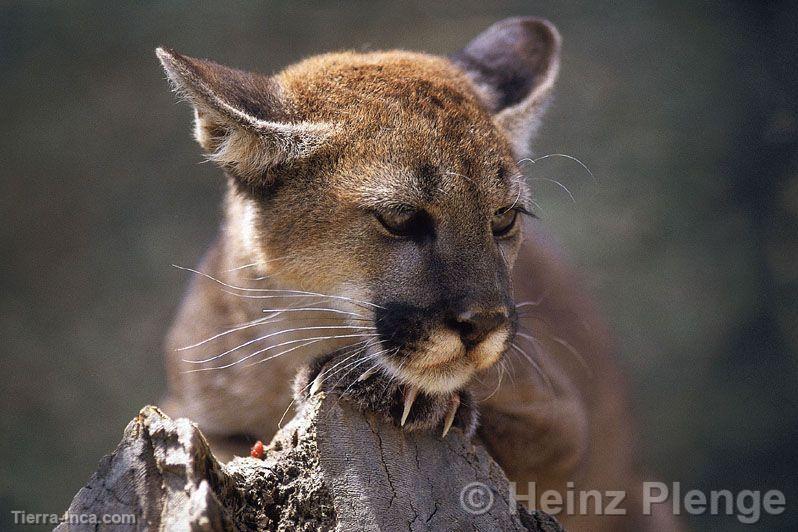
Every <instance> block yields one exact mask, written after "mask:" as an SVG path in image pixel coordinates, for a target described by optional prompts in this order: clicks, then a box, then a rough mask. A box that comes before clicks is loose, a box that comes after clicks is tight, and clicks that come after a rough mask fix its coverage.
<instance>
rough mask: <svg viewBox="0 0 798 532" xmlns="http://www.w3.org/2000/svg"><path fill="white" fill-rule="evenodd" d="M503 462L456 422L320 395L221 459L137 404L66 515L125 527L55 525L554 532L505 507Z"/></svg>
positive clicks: (189, 432) (182, 428)
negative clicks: (272, 431) (263, 437)
mask: <svg viewBox="0 0 798 532" xmlns="http://www.w3.org/2000/svg"><path fill="white" fill-rule="evenodd" d="M508 487H509V484H508V481H507V478H506V477H505V475H504V473H503V472H502V470H501V469H500V468H499V466H498V465H497V464H496V462H494V461H493V459H492V458H491V457H490V456H489V455H488V453H487V451H486V450H485V449H484V448H483V447H482V446H481V445H479V444H475V443H472V442H471V441H469V440H467V439H466V438H465V437H464V435H463V434H462V433H461V432H460V431H459V430H457V429H452V431H451V432H450V433H449V435H448V436H447V437H446V438H445V439H441V438H440V437H439V436H436V435H433V434H429V433H407V432H404V431H402V430H400V429H399V428H397V427H394V426H393V425H391V424H388V423H384V422H382V421H380V420H377V419H374V418H373V417H371V416H368V415H364V414H362V413H361V412H359V411H357V410H355V409H353V408H352V407H351V406H350V405H348V404H347V403H346V402H344V401H340V400H339V398H338V397H337V396H335V395H326V394H324V393H320V394H318V395H317V396H315V397H314V398H313V399H311V400H310V402H308V403H307V404H306V405H305V406H304V407H303V408H302V409H301V411H300V412H299V413H298V414H297V416H296V417H295V418H294V419H293V420H292V421H291V422H290V423H288V424H287V425H286V426H284V427H283V428H282V429H281V430H280V431H279V432H278V433H277V435H276V436H275V437H274V439H273V440H272V442H271V443H270V445H269V446H268V447H267V449H266V454H265V457H264V459H263V460H260V459H256V458H251V457H246V458H240V457H237V458H234V459H233V460H231V461H230V462H228V463H227V464H220V463H219V462H218V461H217V460H216V459H215V458H214V456H213V454H212V453H211V450H210V448H209V446H208V443H207V442H206V440H205V438H204V436H203V435H202V433H201V432H200V430H199V429H198V428H197V426H196V425H195V424H193V423H191V422H190V421H189V420H186V419H177V420H172V419H170V418H169V417H168V416H166V415H165V414H164V413H162V412H161V411H160V410H159V409H158V408H156V407H154V406H148V407H145V408H144V409H142V410H141V412H140V413H139V415H138V416H136V418H135V419H133V420H132V421H131V422H130V423H129V424H128V426H127V428H126V429H125V432H124V437H123V438H122V441H121V442H120V443H119V445H118V446H117V448H116V450H115V451H114V452H113V453H112V454H111V455H109V456H106V457H104V458H103V459H102V461H101V462H100V465H99V468H98V470H97V472H96V473H95V474H94V475H93V476H92V478H91V479H90V480H89V482H88V483H87V485H86V486H85V487H83V488H82V489H81V490H80V491H79V492H78V493H77V495H76V496H75V498H74V499H73V501H72V504H71V505H70V507H69V510H68V515H70V516H86V515H92V516H96V521H97V522H98V523H102V520H104V519H108V517H104V516H111V517H113V516H120V515H131V514H132V515H133V516H135V517H134V519H135V524H134V525H130V524H126V525H113V524H100V525H94V524H74V523H73V524H70V523H63V524H61V525H60V526H59V527H58V528H57V529H56V530H59V531H63V530H83V529H87V530H88V529H92V530H95V529H101V530H119V529H125V530H126V529H138V530H169V531H172V530H204V531H220V530H285V531H293V530H314V531H315V530H341V531H352V530H368V531H377V530H381V531H394V530H480V531H482V530H485V531H488V530H490V531H494V530H503V531H522V530H523V531H526V530H536V531H557V530H562V529H561V528H560V526H559V525H558V524H557V523H556V521H555V520H554V519H553V518H552V517H550V516H547V515H545V514H542V513H538V512H533V513H531V514H530V513H527V512H526V511H525V510H524V509H523V508H519V509H518V510H517V511H516V510H515V509H514V508H511V506H510V504H511V503H510V500H509V489H508Z"/></svg>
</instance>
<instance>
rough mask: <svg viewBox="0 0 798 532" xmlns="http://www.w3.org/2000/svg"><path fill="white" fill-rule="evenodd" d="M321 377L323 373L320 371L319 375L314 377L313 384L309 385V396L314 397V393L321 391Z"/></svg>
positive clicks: (322, 379) (322, 380)
mask: <svg viewBox="0 0 798 532" xmlns="http://www.w3.org/2000/svg"><path fill="white" fill-rule="evenodd" d="M323 375H324V372H323V371H322V372H321V373H319V374H318V375H316V378H315V379H313V384H311V385H310V395H316V392H318V391H319V390H320V389H321V385H322V383H323V382H324V378H323Z"/></svg>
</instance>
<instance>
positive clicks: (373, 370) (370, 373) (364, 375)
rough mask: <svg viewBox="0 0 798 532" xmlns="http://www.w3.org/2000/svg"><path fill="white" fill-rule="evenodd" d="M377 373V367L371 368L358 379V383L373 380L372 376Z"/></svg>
mask: <svg viewBox="0 0 798 532" xmlns="http://www.w3.org/2000/svg"><path fill="white" fill-rule="evenodd" d="M375 373H377V366H374V367H371V368H369V369H367V370H366V371H364V372H363V374H362V375H361V376H360V377H358V378H357V382H363V381H364V380H366V379H369V378H371V376H372V375H374V374H375Z"/></svg>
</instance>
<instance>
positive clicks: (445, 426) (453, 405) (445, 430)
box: [441, 395, 460, 438]
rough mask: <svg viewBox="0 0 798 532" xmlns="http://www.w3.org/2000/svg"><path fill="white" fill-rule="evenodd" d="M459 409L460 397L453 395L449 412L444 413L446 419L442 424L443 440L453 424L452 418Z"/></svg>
mask: <svg viewBox="0 0 798 532" xmlns="http://www.w3.org/2000/svg"><path fill="white" fill-rule="evenodd" d="M458 408H460V396H459V395H455V396H453V397H452V402H451V404H449V410H448V411H447V412H446V419H445V420H444V422H443V435H442V436H441V438H445V437H446V434H448V432H449V429H450V428H452V423H454V416H455V415H456V414H457V409H458Z"/></svg>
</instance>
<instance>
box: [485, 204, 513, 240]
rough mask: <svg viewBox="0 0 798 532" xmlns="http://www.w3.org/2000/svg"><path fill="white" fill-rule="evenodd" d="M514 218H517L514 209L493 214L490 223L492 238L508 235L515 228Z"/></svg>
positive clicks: (500, 210)
mask: <svg viewBox="0 0 798 532" xmlns="http://www.w3.org/2000/svg"><path fill="white" fill-rule="evenodd" d="M516 218H518V211H517V210H516V209H499V210H498V211H496V212H495V213H493V220H491V223H490V227H491V230H492V231H493V236H506V235H508V234H509V233H510V232H511V231H512V230H513V227H515V220H516Z"/></svg>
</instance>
